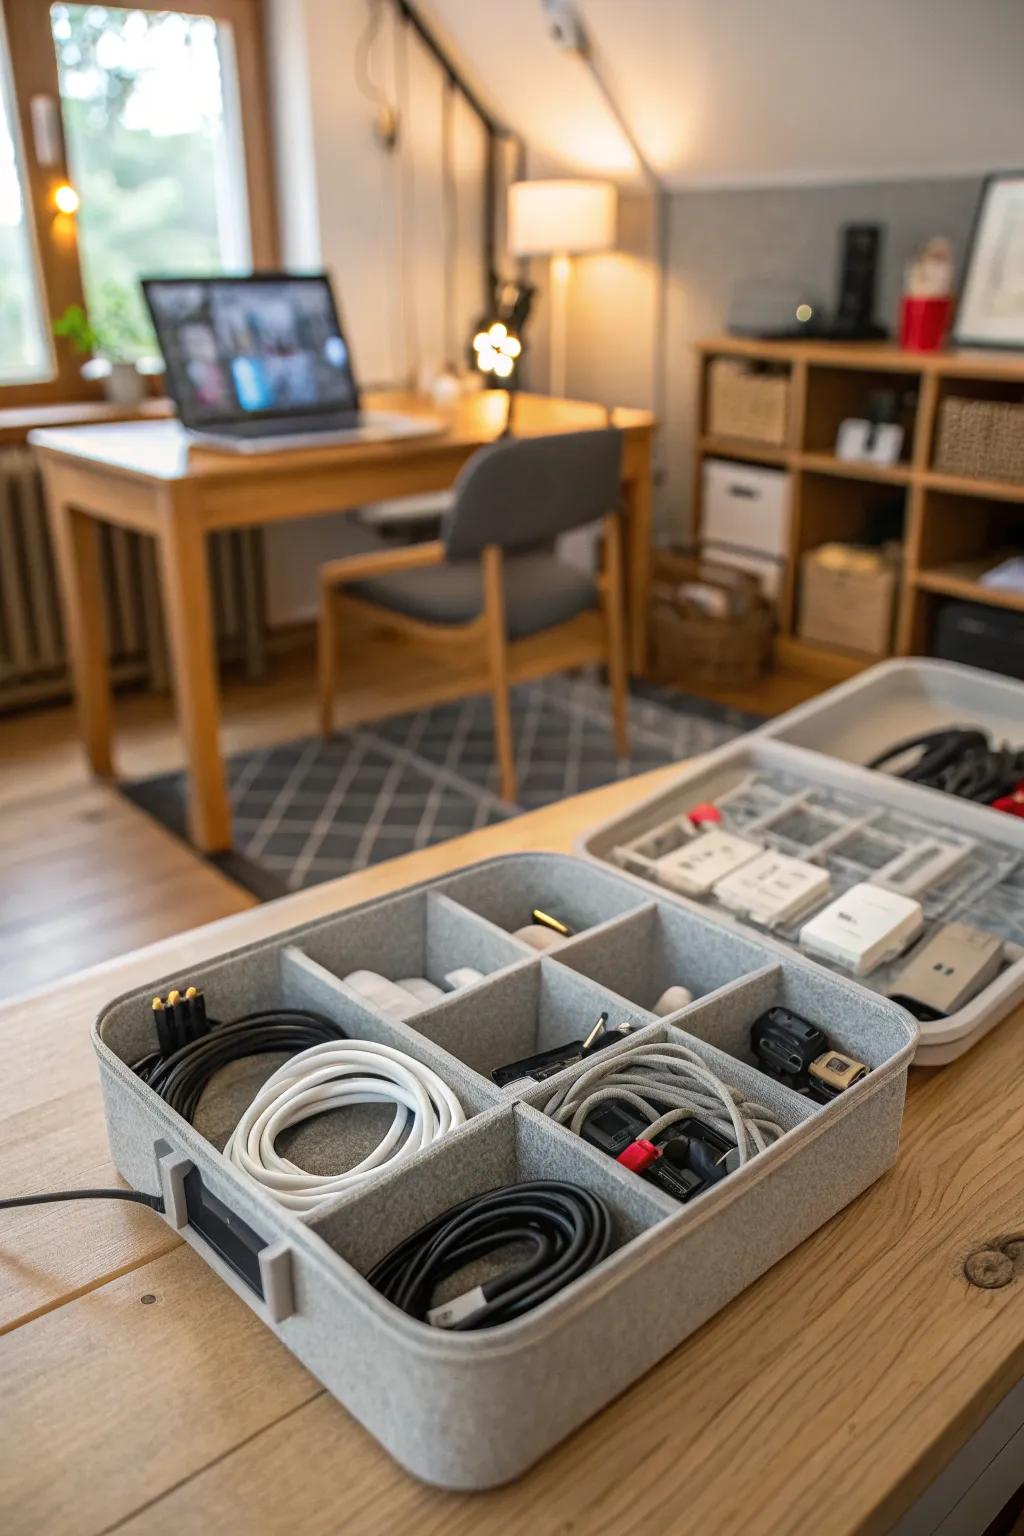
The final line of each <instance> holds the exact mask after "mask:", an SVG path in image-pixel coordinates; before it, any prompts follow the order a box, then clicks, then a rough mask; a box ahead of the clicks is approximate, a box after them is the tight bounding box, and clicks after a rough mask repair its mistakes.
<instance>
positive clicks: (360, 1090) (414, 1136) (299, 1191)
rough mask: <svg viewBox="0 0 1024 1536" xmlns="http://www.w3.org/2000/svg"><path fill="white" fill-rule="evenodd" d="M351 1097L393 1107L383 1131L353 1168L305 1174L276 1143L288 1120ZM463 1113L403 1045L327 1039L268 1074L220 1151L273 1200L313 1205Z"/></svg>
mask: <svg viewBox="0 0 1024 1536" xmlns="http://www.w3.org/2000/svg"><path fill="white" fill-rule="evenodd" d="M354 1104H394V1106H395V1118H394V1120H393V1121H392V1124H391V1127H390V1129H389V1130H388V1132H387V1134H386V1135H385V1136H384V1137H383V1139H382V1140H381V1141H380V1142H379V1143H378V1145H377V1146H376V1147H375V1148H374V1149H373V1151H372V1152H371V1153H370V1154H369V1156H368V1157H364V1158H363V1160H362V1162H361V1163H357V1164H356V1166H355V1167H354V1168H348V1169H345V1171H344V1172H342V1173H336V1174H315V1173H307V1172H306V1171H305V1170H304V1169H302V1168H299V1167H297V1166H296V1164H295V1163H292V1162H289V1160H288V1159H287V1158H286V1157H281V1156H280V1154H279V1153H278V1152H277V1150H276V1147H275V1145H274V1144H275V1142H276V1141H277V1138H278V1137H279V1136H280V1135H281V1133H282V1131H284V1130H285V1129H286V1128H287V1127H288V1126H290V1125H298V1124H299V1123H300V1122H301V1121H303V1120H308V1119H310V1118H311V1116H313V1115H321V1114H324V1113H325V1111H327V1110H329V1109H348V1108H349V1107H350V1106H352V1105H354ZM465 1119H466V1115H465V1112H464V1111H463V1108H462V1105H461V1104H460V1103H459V1101H458V1099H457V1098H456V1097H455V1094H454V1093H453V1092H452V1090H451V1089H450V1088H449V1087H448V1084H447V1083H445V1082H442V1080H441V1079H440V1078H439V1077H438V1075H437V1073H436V1072H432V1071H431V1069H430V1068H429V1067H425V1066H424V1065H423V1063H422V1062H419V1061H416V1060H414V1059H413V1057H411V1056H407V1055H406V1054H405V1053H404V1051H397V1050H395V1049H394V1048H393V1047H392V1046H389V1045H378V1044H376V1043H375V1042H374V1041H372V1040H337V1041H329V1042H327V1043H326V1044H324V1045H314V1046H311V1047H310V1048H309V1050H305V1051H300V1052H299V1054H298V1055H297V1056H292V1057H291V1058H290V1059H289V1060H288V1061H286V1062H285V1063H284V1065H283V1066H281V1067H279V1068H278V1070H277V1071H276V1072H275V1073H274V1075H273V1076H272V1077H270V1078H268V1079H267V1081H266V1082H265V1083H264V1084H263V1087H262V1088H261V1089H260V1091H259V1093H258V1094H257V1095H256V1097H255V1098H254V1099H253V1101H252V1103H251V1104H250V1105H249V1107H248V1109H247V1110H246V1111H245V1113H244V1114H243V1115H242V1117H241V1119H240V1120H239V1122H238V1124H237V1125H236V1126H235V1129H234V1131H233V1132H232V1134H231V1137H230V1140H229V1141H228V1143H227V1145H226V1146H225V1148H224V1155H225V1156H226V1157H229V1158H230V1159H231V1161H232V1162H233V1163H234V1164H235V1165H236V1166H237V1167H238V1168H241V1169H242V1170H243V1171H244V1172H245V1173H247V1174H248V1175H249V1177H250V1178H252V1179H255V1180H256V1182H257V1183H258V1184H262V1185H263V1187H264V1189H266V1190H267V1191H268V1192H269V1193H270V1194H271V1195H272V1196H273V1197H274V1199H275V1200H277V1201H278V1202H279V1204H281V1205H284V1206H287V1207H288V1209H289V1210H292V1211H311V1210H313V1209H314V1208H315V1207H316V1206H317V1205H319V1204H320V1202H321V1201H323V1200H326V1199H329V1198H330V1196H332V1195H336V1194H339V1193H340V1192H341V1191H342V1190H346V1189H352V1188H353V1187H354V1186H356V1185H358V1184H361V1183H363V1182H364V1181H365V1180H366V1179H369V1178H372V1177H373V1175H374V1174H375V1173H376V1172H378V1171H379V1170H380V1169H381V1168H383V1167H385V1166H386V1165H389V1164H392V1165H393V1164H395V1163H400V1162H404V1161H405V1159H406V1158H410V1157H412V1156H413V1155H414V1154H415V1153H417V1152H419V1151H421V1150H422V1149H423V1148H424V1147H428V1146H430V1144H431V1142H434V1141H437V1140H439V1138H440V1137H442V1136H444V1135H446V1134H447V1133H448V1132H449V1131H450V1130H452V1129H453V1128H454V1127H455V1126H457V1125H462V1124H463V1122H464V1121H465Z"/></svg>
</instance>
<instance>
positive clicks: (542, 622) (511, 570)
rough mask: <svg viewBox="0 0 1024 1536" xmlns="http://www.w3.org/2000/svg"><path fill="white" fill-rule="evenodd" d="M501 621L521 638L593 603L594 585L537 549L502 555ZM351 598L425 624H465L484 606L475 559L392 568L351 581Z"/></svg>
mask: <svg viewBox="0 0 1024 1536" xmlns="http://www.w3.org/2000/svg"><path fill="white" fill-rule="evenodd" d="M504 572H505V622H506V628H507V631H508V635H509V638H510V639H512V640H519V639H522V638H523V636H525V635H534V634H537V633H538V632H539V631H540V630H542V629H550V628H551V627H552V625H554V624H564V623H565V622H566V620H568V619H572V618H575V617H576V615H577V614H578V613H583V612H584V611H585V610H586V609H588V608H595V607H596V606H597V601H598V598H597V587H596V586H595V584H594V580H593V578H592V577H591V576H589V575H588V574H587V573H586V572H585V571H580V570H577V569H576V567H575V566H572V565H566V564H565V562H564V561H562V560H559V559H558V558H557V556H555V555H552V554H548V553H545V552H542V551H536V552H533V551H531V552H530V553H528V554H522V555H506V556H505V560H504ZM348 590H349V591H350V592H351V593H352V594H353V596H355V597H361V598H365V600H366V601H367V602H371V603H377V604H379V605H380V606H381V607H382V608H389V609H391V610H392V612H394V613H402V614H405V615H406V616H407V617H408V618H411V619H421V620H422V621H423V622H424V623H427V624H466V623H468V622H469V621H470V620H471V619H475V618H477V617H478V616H479V615H480V613H481V611H482V609H483V605H484V591H483V572H482V568H481V562H480V561H479V560H456V561H446V562H445V564H444V565H436V566H427V567H426V568H425V569H423V570H419V571H396V572H395V574H394V575H391V576H376V577H374V578H373V579H372V580H371V581H360V582H354V583H353V584H352V586H351V587H349V588H348Z"/></svg>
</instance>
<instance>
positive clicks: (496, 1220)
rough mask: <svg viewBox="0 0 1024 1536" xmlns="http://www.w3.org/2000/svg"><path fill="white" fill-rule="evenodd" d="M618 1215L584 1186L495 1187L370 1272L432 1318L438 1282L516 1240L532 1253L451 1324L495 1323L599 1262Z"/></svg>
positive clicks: (376, 1282)
mask: <svg viewBox="0 0 1024 1536" xmlns="http://www.w3.org/2000/svg"><path fill="white" fill-rule="evenodd" d="M611 1241H612V1224H611V1215H610V1213H609V1210H608V1207H607V1206H606V1205H605V1203H604V1201H603V1200H601V1199H600V1198H599V1197H598V1196H597V1195H593V1194H591V1193H590V1191H589V1190H586V1189H581V1188H580V1187H579V1186H578V1185H576V1184H563V1183H560V1182H557V1181H555V1180H547V1179H539V1180H535V1181H532V1182H528V1183H524V1184H508V1185H505V1186H504V1187H503V1188H501V1189H490V1190H488V1191H487V1192H486V1193H485V1194H482V1195H474V1196H473V1197H472V1198H471V1199H469V1200H463V1201H462V1202H461V1204H459V1205H453V1206H452V1207H451V1209H450V1210H447V1211H444V1212H443V1213H442V1214H441V1215H440V1216H438V1217H436V1218H435V1219H434V1220H433V1221H431V1222H428V1223H427V1225H426V1226H425V1227H421V1228H420V1230H419V1231H418V1232H414V1233H413V1234H412V1236H411V1237H407V1238H406V1239H405V1241H404V1242H401V1243H399V1244H398V1246H397V1247H396V1248H393V1249H392V1250H391V1252H390V1253H389V1254H387V1256H386V1257H385V1258H383V1259H381V1261H380V1263H379V1264H377V1265H375V1267H374V1268H373V1269H372V1270H371V1271H370V1273H369V1275H368V1276H367V1279H368V1280H369V1282H370V1284H371V1285H372V1286H374V1287H375V1289H376V1290H378V1291H380V1293H381V1295H382V1296H386V1297H387V1299H388V1301H390V1302H393V1303H394V1305H395V1306H396V1307H400V1308H401V1309H402V1311H403V1312H407V1313H408V1314H409V1315H410V1317H416V1318H419V1319H420V1321H421V1322H422V1321H425V1320H426V1319H427V1314H428V1311H429V1310H430V1306H431V1301H432V1299H433V1296H434V1294H435V1292H436V1291H437V1288H438V1286H439V1285H440V1284H441V1283H442V1281H444V1280H446V1279H447V1278H448V1276H449V1275H453V1274H455V1273H456V1271H458V1270H460V1269H461V1268H462V1267H463V1266H464V1265H466V1264H469V1263H470V1262H471V1261H472V1260H473V1259H479V1258H482V1257H483V1256H484V1255H485V1254H491V1253H494V1252H495V1251H496V1250H497V1249H500V1248H504V1247H506V1246H507V1245H508V1244H509V1243H524V1244H526V1245H527V1246H528V1247H529V1248H530V1249H532V1252H531V1254H530V1256H529V1257H528V1258H527V1259H526V1261H525V1262H524V1263H522V1264H516V1265H514V1266H513V1267H512V1268H511V1269H509V1270H507V1271H506V1272H505V1273H504V1274H501V1275H498V1276H497V1277H496V1278H494V1279H492V1280H488V1281H487V1282H486V1283H485V1284H484V1285H482V1286H480V1287H479V1288H477V1289H476V1290H474V1291H471V1292H468V1293H467V1297H468V1298H472V1303H471V1310H468V1311H467V1312H465V1313H464V1314H463V1315H459V1307H458V1304H457V1303H454V1304H453V1303H449V1307H450V1308H451V1310H452V1313H453V1314H454V1316H453V1317H452V1318H451V1320H446V1321H445V1323H444V1326H445V1327H448V1328H451V1329H454V1330H456V1331H460V1332H465V1331H467V1330H469V1329H475V1328H494V1327H496V1326H497V1325H498V1324H499V1323H508V1322H511V1321H512V1319H513V1318H516V1317H521V1316H522V1315H523V1313H524V1312H530V1311H532V1309H533V1308H534V1307H539V1306H540V1304H541V1302H542V1301H546V1300H547V1299H548V1297H549V1296H553V1295H554V1294H555V1292H556V1291H560V1290H562V1289H563V1288H564V1287H565V1286H567V1285H569V1284H571V1282H572V1281H573V1280H576V1279H578V1278H579V1276H580V1275H583V1274H586V1272H587V1270H588V1269H592V1268H593V1266H594V1265H595V1264H599V1263H600V1262H601V1260H602V1259H603V1258H604V1257H605V1255H606V1254H607V1253H608V1251H609V1249H610V1248H611Z"/></svg>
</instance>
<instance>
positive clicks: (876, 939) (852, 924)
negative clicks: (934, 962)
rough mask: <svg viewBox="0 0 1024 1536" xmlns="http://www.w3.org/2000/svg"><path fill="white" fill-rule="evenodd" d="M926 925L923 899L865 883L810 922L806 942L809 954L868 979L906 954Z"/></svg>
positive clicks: (804, 933)
mask: <svg viewBox="0 0 1024 1536" xmlns="http://www.w3.org/2000/svg"><path fill="white" fill-rule="evenodd" d="M923 927H924V912H923V911H922V909H921V903H920V902H919V901H914V900H913V898H912V897H910V896H900V895H898V894H897V892H896V891H887V890H885V889H884V888H883V887H882V886H880V885H871V884H870V883H869V882H868V881H862V882H861V883H860V885H854V886H851V887H850V889H849V890H848V891H847V892H846V894H845V895H843V896H838V897H837V898H836V900H835V901H833V902H830V903H829V905H828V906H827V907H825V908H823V910H822V911H821V912H819V913H818V914H817V916H816V917H812V918H811V920H810V922H808V923H805V924H804V926H803V927H802V928H801V930H800V943H801V945H802V947H803V948H804V949H806V950H807V952H808V953H809V954H812V955H820V956H821V957H822V959H824V960H831V961H832V962H833V963H834V964H835V965H839V966H842V967H843V969H844V970H847V971H852V972H853V974H854V975H855V976H866V975H867V974H868V972H869V971H873V970H874V969H875V968H876V967H877V966H879V965H884V964H885V962H886V961H887V960H895V958H896V956H897V955H901V954H902V953H903V951H904V950H905V949H906V947H907V945H908V944H910V943H912V942H913V940H914V939H916V938H917V936H918V934H919V933H920V932H921V929H922V928H923Z"/></svg>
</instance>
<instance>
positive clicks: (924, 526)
mask: <svg viewBox="0 0 1024 1536" xmlns="http://www.w3.org/2000/svg"><path fill="white" fill-rule="evenodd" d="M697 353H698V364H699V387H698V391H697V398H698V418H697V433H696V440H697V449H696V461H695V465H694V529H695V533H696V534H697V536H699V534H700V527H701V516H702V508H701V496H702V473H701V471H702V466H703V463H704V460H705V459H709V458H721V459H736V460H738V461H740V462H742V463H749V464H765V465H770V466H772V467H775V468H781V469H786V470H788V471H789V474H790V476H791V477H792V483H791V496H790V528H789V547H788V552H787V557H786V568H785V580H784V583H783V590H782V596H781V600H780V604H779V634H778V638H777V641H776V659H777V661H778V663H779V664H780V665H782V666H786V667H791V668H795V669H799V670H802V671H805V672H809V673H812V674H814V675H816V676H820V677H823V678H828V679H830V680H838V679H839V678H842V677H849V676H852V675H853V674H854V673H855V672H857V671H859V670H860V669H861V668H862V667H866V666H870V665H871V664H872V663H873V662H874V661H876V660H878V658H877V657H874V656H863V655H859V654H855V653H853V652H850V651H842V650H838V649H835V650H833V649H829V648H828V647H824V646H820V645H812V644H810V643H809V642H808V641H805V640H802V639H801V638H800V636H799V634H798V632H797V622H798V604H799V582H800V561H801V558H802V556H803V555H804V554H805V553H806V552H807V551H808V550H810V549H815V548H817V547H818V546H819V545H820V544H824V543H827V542H830V541H831V540H838V541H841V542H847V541H854V542H855V541H856V540H857V539H858V538H859V537H863V536H864V533H865V532H866V530H867V528H868V526H869V524H870V522H871V519H872V517H873V516H874V515H876V514H877V512H878V508H879V497H881V496H885V495H886V493H888V498H890V499H892V500H893V501H895V498H896V497H897V496H898V497H901V498H902V542H903V567H902V579H901V585H900V597H899V610H898V615H897V624H896V635H895V642H894V652H895V654H897V655H927V654H928V651H929V649H930V644H931V629H932V624H933V621H934V617H935V611H936V608H937V606H938V604H939V603H941V602H942V601H943V600H946V599H949V598H956V599H959V600H961V601H966V602H974V603H985V604H989V605H991V606H993V607H998V608H1007V609H1011V610H1013V611H1015V612H1020V613H1024V594H1021V593H1016V592H1000V591H998V590H993V589H992V588H990V587H985V586H982V585H981V583H980V580H979V578H980V577H981V576H982V575H983V574H984V572H985V571H986V570H989V569H991V567H992V566H993V565H995V564H997V562H998V561H999V559H1000V558H1001V556H1002V555H1004V554H1012V553H1024V548H1022V549H1016V550H1015V549H1012V548H1007V547H1006V546H1007V543H1008V537H1007V536H1008V533H1009V530H1010V528H1011V526H1012V525H1013V524H1014V523H1016V524H1017V525H1018V526H1020V524H1021V523H1022V522H1024V485H1018V484H1015V483H1013V482H1010V481H1002V480H993V479H973V478H969V477H967V476H961V475H948V474H941V473H939V472H938V471H937V470H936V469H935V468H934V467H933V466H934V455H935V439H936V429H937V421H938V412H939V407H940V404H941V401H942V400H943V399H944V398H945V397H946V396H947V395H960V396H965V397H968V398H983V399H1019V400H1021V401H1024V353H1004V352H991V353H989V352H978V351H974V352H904V351H902V350H901V349H900V348H898V347H894V346H886V345H879V344H878V343H874V342H871V343H845V342H835V343H833V342H823V341H817V342H815V341H804V342H758V341H747V340H743V339H740V338H738V337H734V336H713V337H711V338H709V339H708V340H706V341H702V342H700V343H699V344H698V347H697ZM724 356H728V357H740V358H749V359H750V360H751V361H756V362H762V363H770V364H774V365H776V366H782V367H784V368H786V369H787V370H788V372H789V401H788V412H787V421H788V432H787V441H786V442H785V443H783V444H779V445H775V444H768V443H759V442H748V441H744V440H743V439H739V438H733V437H723V436H716V435H712V434H710V433H709V432H708V431H707V399H708V365H709V363H710V362H711V361H712V360H713V359H714V358H716V357H724ZM894 385H895V386H898V387H900V388H901V389H903V390H904V392H905V393H906V394H907V395H908V396H912V397H913V400H914V402H915V403H914V405H913V407H912V410H911V411H910V413H909V418H908V420H907V422H906V426H907V432H906V441H905V444H904V453H905V455H906V456H905V458H904V459H903V460H901V462H899V463H897V464H892V465H873V464H865V463H854V462H849V461H845V460H842V459H837V458H836V456H835V452H834V443H835V437H836V430H837V429H838V426H839V422H840V421H841V420H842V419H843V417H845V416H850V415H858V414H861V413H862V412H863V410H864V408H865V406H866V404H867V395H868V394H869V393H870V392H871V391H872V390H874V389H878V388H883V387H893V386H894Z"/></svg>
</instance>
